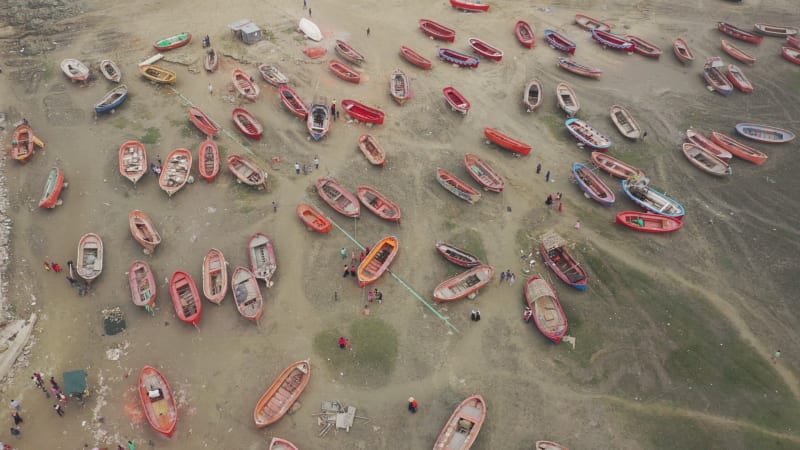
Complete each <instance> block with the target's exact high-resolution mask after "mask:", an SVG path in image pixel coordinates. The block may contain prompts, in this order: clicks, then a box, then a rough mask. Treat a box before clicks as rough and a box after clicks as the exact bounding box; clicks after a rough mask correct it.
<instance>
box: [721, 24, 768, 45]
mask: <svg viewBox="0 0 800 450" xmlns="http://www.w3.org/2000/svg"><path fill="white" fill-rule="evenodd" d="M717 29H718V30H719V31H721V32H723V33H725V34H727V35H728V36H730V37H733V38H736V39H739V40H740V41H745V42H750V43H751V44H760V43H761V41H763V40H764V38H763V37H761V36H759V35H757V34H754V33H751V32H749V31H745V30H743V29H741V28H738V27H736V26H733V25H731V24H729V23H727V22H717Z"/></svg>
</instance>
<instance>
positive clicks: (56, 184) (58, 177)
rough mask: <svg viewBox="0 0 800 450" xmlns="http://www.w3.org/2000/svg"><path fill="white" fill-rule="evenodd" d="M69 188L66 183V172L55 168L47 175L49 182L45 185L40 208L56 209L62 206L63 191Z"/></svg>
mask: <svg viewBox="0 0 800 450" xmlns="http://www.w3.org/2000/svg"><path fill="white" fill-rule="evenodd" d="M66 186H67V183H65V182H64V171H63V170H61V169H59V168H58V167H53V168H52V169H50V172H49V173H48V174H47V180H46V181H45V183H44V192H42V197H41V198H40V199H39V208H47V209H50V208H55V207H56V206H61V203H62V201H61V199H60V198H59V197H61V190H62V189H63V188H64V187H66Z"/></svg>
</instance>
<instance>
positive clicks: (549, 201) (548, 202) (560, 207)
mask: <svg viewBox="0 0 800 450" xmlns="http://www.w3.org/2000/svg"><path fill="white" fill-rule="evenodd" d="M556 202H558V212H561V211H564V204H563V203H561V192H558V193H556V196H555V197H553V194H547V198H546V199H545V201H544V204H545V205H547V207H548V208H552V207H553V204H554V203H556Z"/></svg>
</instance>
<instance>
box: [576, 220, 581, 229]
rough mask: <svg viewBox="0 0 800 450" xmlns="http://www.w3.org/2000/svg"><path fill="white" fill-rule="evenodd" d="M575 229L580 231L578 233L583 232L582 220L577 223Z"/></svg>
mask: <svg viewBox="0 0 800 450" xmlns="http://www.w3.org/2000/svg"><path fill="white" fill-rule="evenodd" d="M575 229H576V230H578V231H580V230H581V221H580V220H579V221H577V222H575Z"/></svg>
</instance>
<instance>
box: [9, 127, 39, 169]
mask: <svg viewBox="0 0 800 450" xmlns="http://www.w3.org/2000/svg"><path fill="white" fill-rule="evenodd" d="M35 140H36V138H35V137H34V136H33V130H32V129H31V127H29V126H28V125H26V124H22V125H19V126H17V128H16V129H14V135H13V137H12V138H11V157H12V158H14V159H16V160H17V161H19V162H23V163H24V162H27V161H28V159H30V157H31V156H33V152H34V151H35V148H34V145H35V144H34V142H35Z"/></svg>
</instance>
